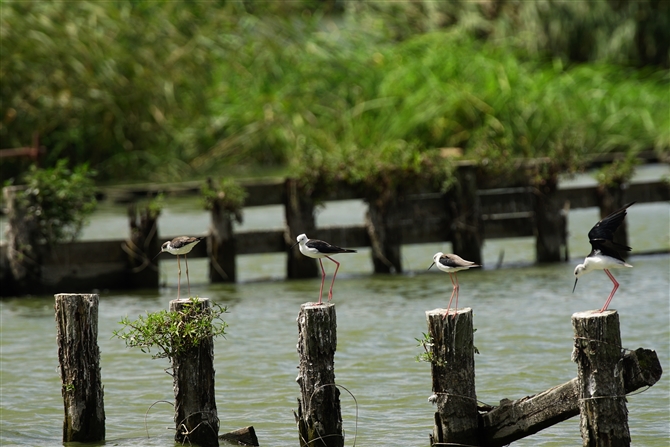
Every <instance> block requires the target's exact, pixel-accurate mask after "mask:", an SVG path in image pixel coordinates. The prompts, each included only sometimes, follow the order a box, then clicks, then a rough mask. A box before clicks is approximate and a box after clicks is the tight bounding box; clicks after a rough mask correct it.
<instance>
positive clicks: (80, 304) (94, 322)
mask: <svg viewBox="0 0 670 447" xmlns="http://www.w3.org/2000/svg"><path fill="white" fill-rule="evenodd" d="M55 299H56V303H55V306H54V308H55V311H56V339H57V342H58V362H59V364H60V376H61V382H62V389H61V393H62V394H63V407H64V409H65V419H64V420H63V442H95V441H103V440H104V439H105V405H104V398H103V389H102V380H101V378H100V350H99V349H98V295H96V294H75V293H59V294H57V295H55Z"/></svg>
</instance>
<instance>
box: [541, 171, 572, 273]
mask: <svg viewBox="0 0 670 447" xmlns="http://www.w3.org/2000/svg"><path fill="white" fill-rule="evenodd" d="M557 191H558V174H554V175H552V176H550V177H549V178H545V179H544V180H543V182H542V183H541V184H540V185H538V186H537V188H536V189H535V201H534V211H535V256H536V260H537V262H561V261H567V260H568V248H567V247H568V243H567V234H568V230H567V227H568V225H567V215H566V213H565V212H564V211H563V204H562V203H561V202H560V198H559V196H558V194H557Z"/></svg>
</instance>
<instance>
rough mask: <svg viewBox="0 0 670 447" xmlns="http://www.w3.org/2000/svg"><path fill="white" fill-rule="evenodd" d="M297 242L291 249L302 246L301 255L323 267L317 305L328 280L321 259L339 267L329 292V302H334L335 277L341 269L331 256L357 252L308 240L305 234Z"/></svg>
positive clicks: (336, 268) (316, 240) (315, 240)
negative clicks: (324, 284)
mask: <svg viewBox="0 0 670 447" xmlns="http://www.w3.org/2000/svg"><path fill="white" fill-rule="evenodd" d="M296 240H297V241H298V242H296V243H295V244H293V245H292V246H291V248H293V247H295V246H296V245H300V253H302V254H303V255H305V256H307V257H310V258H314V259H318V260H319V264H320V265H321V289H320V290H319V302H318V303H317V304H321V301H322V295H323V283H324V281H325V280H326V271H325V270H324V269H323V262H322V261H321V258H328V259H330V260H331V261H333V262H334V263H335V264H336V265H337V267H335V273H334V274H333V280H332V282H331V283H330V290H329V291H328V301H330V300H332V299H333V285H334V284H335V277H336V276H337V270H338V269H339V268H340V263H339V262H337V261H336V260H334V259H333V258H331V256H332V255H336V254H339V253H356V250H350V249H348V248H342V247H338V246H336V245H331V244H329V243H328V242H324V241H320V240H318V239H308V238H307V236H306V235H305V234H301V235H299V236H298V237H297V238H296Z"/></svg>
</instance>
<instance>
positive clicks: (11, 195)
mask: <svg viewBox="0 0 670 447" xmlns="http://www.w3.org/2000/svg"><path fill="white" fill-rule="evenodd" d="M25 189H26V187H25V186H7V187H4V188H2V193H3V196H4V199H5V203H6V204H7V248H8V250H7V258H8V260H9V269H10V271H11V275H10V276H11V281H10V283H9V284H7V283H5V282H3V285H2V288H3V289H12V290H11V291H10V290H3V294H4V295H10V294H11V293H12V291H13V292H14V293H17V294H19V293H21V294H22V293H39V292H41V291H42V259H43V258H44V253H43V250H41V249H40V247H38V241H37V227H36V222H35V220H34V219H28V218H27V215H28V214H27V213H28V211H27V210H26V209H25V207H24V206H22V205H21V204H20V203H19V200H18V199H17V196H18V195H19V194H21V193H22V192H23V191H25Z"/></svg>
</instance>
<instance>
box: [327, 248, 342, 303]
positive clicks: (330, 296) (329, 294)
mask: <svg viewBox="0 0 670 447" xmlns="http://www.w3.org/2000/svg"><path fill="white" fill-rule="evenodd" d="M326 258H328V259H330V260H331V261H333V262H334V263H335V264H337V267H335V273H333V280H332V281H331V282H330V290H329V291H328V301H330V300H332V299H333V284H335V277H336V276H337V270H338V269H339V268H340V263H339V262H337V261H336V260H334V259H333V258H331V257H330V256H326Z"/></svg>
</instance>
